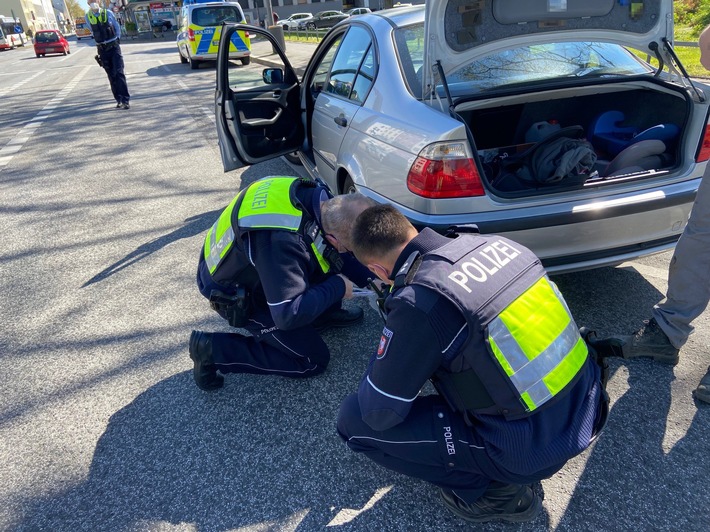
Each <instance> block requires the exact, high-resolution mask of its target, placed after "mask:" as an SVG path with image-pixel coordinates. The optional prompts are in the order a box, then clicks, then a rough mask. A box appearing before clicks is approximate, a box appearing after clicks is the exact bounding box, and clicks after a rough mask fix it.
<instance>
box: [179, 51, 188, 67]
mask: <svg viewBox="0 0 710 532" xmlns="http://www.w3.org/2000/svg"><path fill="white" fill-rule="evenodd" d="M178 55H179V56H180V62H181V63H182V64H183V65H185V64H187V57H185V56H184V55H182V54H181V53H180V52H179V51H178Z"/></svg>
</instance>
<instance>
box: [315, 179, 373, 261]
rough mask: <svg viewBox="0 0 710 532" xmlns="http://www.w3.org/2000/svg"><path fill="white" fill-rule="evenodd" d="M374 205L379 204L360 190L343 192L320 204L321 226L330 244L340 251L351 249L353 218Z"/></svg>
mask: <svg viewBox="0 0 710 532" xmlns="http://www.w3.org/2000/svg"><path fill="white" fill-rule="evenodd" d="M373 205H377V203H376V202H375V201H374V200H373V199H370V198H368V197H367V196H364V195H362V194H360V193H359V192H355V193H353V194H342V195H340V196H335V197H334V198H330V199H327V200H325V201H323V202H322V203H321V206H320V209H321V226H322V227H323V231H325V237H326V238H327V239H328V242H329V243H330V245H332V246H333V247H334V248H335V249H337V250H338V252H340V253H345V252H347V251H351V250H352V238H351V236H350V232H351V230H352V227H353V220H354V219H355V218H357V217H358V215H359V214H360V213H361V212H362V211H364V210H365V209H367V208H368V207H372V206H373Z"/></svg>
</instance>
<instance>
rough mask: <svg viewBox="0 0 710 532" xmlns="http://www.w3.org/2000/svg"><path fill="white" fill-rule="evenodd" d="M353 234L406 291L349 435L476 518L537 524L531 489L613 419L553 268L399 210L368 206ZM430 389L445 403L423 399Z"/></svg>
mask: <svg viewBox="0 0 710 532" xmlns="http://www.w3.org/2000/svg"><path fill="white" fill-rule="evenodd" d="M351 237H352V245H353V251H354V253H355V256H356V257H357V258H358V260H359V261H360V262H361V263H363V264H365V265H367V267H368V268H369V269H370V271H371V272H373V273H374V274H376V275H377V276H378V277H379V278H380V279H381V280H383V281H385V282H388V283H391V284H392V289H391V292H390V294H389V296H388V297H387V299H386V300H385V303H384V306H385V312H386V324H385V328H384V330H383V332H382V337H381V339H380V343H379V347H378V349H377V352H376V354H375V355H373V357H372V360H371V362H370V365H369V367H368V369H367V371H366V373H365V376H364V378H363V379H362V381H361V383H360V386H359V389H358V392H357V393H356V394H352V395H350V396H348V397H347V398H346V399H345V400H344V402H343V404H342V405H341V409H340V414H339V417H338V432H339V434H340V436H341V437H342V438H343V439H344V440H345V441H346V442H347V444H348V446H349V447H350V448H351V449H352V450H353V451H356V452H361V453H364V454H365V455H366V456H368V457H369V458H371V459H372V460H374V461H375V462H377V463H378V464H380V465H382V466H384V467H386V468H388V469H391V470H394V471H398V472H400V473H404V474H406V475H409V476H412V477H416V478H420V479H423V480H426V481H429V482H431V483H433V484H435V485H437V486H439V487H440V490H441V497H442V499H443V502H444V504H445V505H446V506H447V507H448V508H449V509H450V510H451V511H452V512H454V513H455V514H456V515H458V516H459V517H462V518H463V519H466V520H468V521H473V522H485V521H490V520H493V519H502V520H506V521H512V522H517V521H528V520H530V519H533V518H534V517H535V516H536V515H537V513H538V512H539V510H540V508H541V506H542V505H541V501H540V498H539V497H538V495H536V493H535V492H534V491H533V490H532V489H531V487H530V486H529V484H531V483H533V482H536V481H539V480H541V479H544V478H547V477H550V476H551V475H553V474H554V473H555V472H557V471H559V470H560V469H561V468H562V467H563V466H564V464H565V463H566V462H567V461H568V460H569V459H570V458H572V457H573V456H575V455H577V454H579V453H581V452H582V451H584V450H585V449H586V448H587V447H588V446H589V444H590V443H591V442H592V441H593V439H594V438H595V437H596V435H597V434H598V433H599V431H600V430H601V427H602V426H603V423H604V420H605V418H606V413H607V411H608V410H607V408H608V398H607V396H606V392H605V391H604V389H603V386H602V384H601V381H600V368H599V366H598V365H597V363H596V361H595V360H592V358H591V357H590V356H588V349H587V345H586V344H585V342H584V340H583V339H582V338H581V337H580V334H579V331H578V329H577V326H576V325H575V322H574V320H573V319H572V317H571V315H570V313H569V310H568V308H567V305H566V304H565V302H564V299H563V298H562V296H561V295H560V293H559V292H558V291H557V288H556V286H555V285H554V284H553V283H552V282H551V281H550V280H549V279H548V277H547V275H546V273H545V270H544V269H543V267H542V266H541V264H540V260H539V259H538V258H537V257H536V256H535V255H534V254H533V253H532V252H531V251H530V250H528V249H526V248H525V247H523V246H521V245H519V244H517V243H515V242H512V241H510V240H508V239H506V238H503V237H500V236H492V235H486V236H483V235H477V234H461V235H456V237H455V238H453V239H452V238H447V237H445V236H442V235H439V234H438V233H436V232H434V231H432V230H431V229H424V230H422V232H421V233H417V230H416V229H415V228H414V227H413V226H412V225H411V224H410V223H409V222H408V221H407V219H406V218H405V217H404V216H403V215H402V214H401V213H399V212H398V211H397V210H395V209H394V208H393V207H391V206H389V205H380V206H376V207H372V208H369V209H367V210H366V211H364V212H363V213H362V214H361V215H360V216H359V217H358V218H357V220H356V222H355V225H354V227H353V232H352V235H351ZM427 380H430V381H431V382H432V383H433V385H434V387H435V388H436V390H437V391H438V394H434V395H423V396H420V395H419V391H420V389H421V388H422V386H424V384H425V383H426V382H427Z"/></svg>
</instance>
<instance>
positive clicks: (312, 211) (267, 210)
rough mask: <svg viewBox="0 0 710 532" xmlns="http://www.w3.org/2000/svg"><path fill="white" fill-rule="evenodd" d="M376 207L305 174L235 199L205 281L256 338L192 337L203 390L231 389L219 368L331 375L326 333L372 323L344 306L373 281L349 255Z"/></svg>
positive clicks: (217, 303) (228, 315) (208, 248)
mask: <svg viewBox="0 0 710 532" xmlns="http://www.w3.org/2000/svg"><path fill="white" fill-rule="evenodd" d="M373 204H374V202H373V201H372V200H370V199H368V198H366V197H365V196H363V195H361V194H348V195H342V196H337V197H335V198H332V197H331V196H330V194H329V191H328V189H327V188H326V187H324V186H320V185H318V184H316V183H315V182H314V181H310V180H306V179H300V178H296V177H266V178H264V179H260V180H259V181H256V182H254V183H252V184H251V185H249V186H248V187H247V188H245V189H244V190H242V191H241V192H240V193H239V194H238V195H237V196H236V197H235V198H234V199H233V200H232V202H231V203H230V204H229V206H228V207H227V208H226V209H225V210H224V211H223V212H222V214H221V215H220V217H219V219H218V220H217V221H216V222H215V224H214V225H213V226H212V228H211V229H210V231H209V232H208V233H207V236H206V238H205V242H204V246H203V249H202V253H201V254H200V259H199V265H198V270H197V285H198V287H199V289H200V293H202V295H204V296H205V297H207V298H208V299H209V300H210V302H211V305H212V308H213V309H214V310H216V311H217V312H218V313H219V314H220V315H221V316H222V317H223V318H225V319H227V321H228V322H229V324H230V325H232V326H234V327H242V328H245V329H246V330H248V331H249V332H250V333H251V336H245V335H242V334H238V333H205V332H200V331H192V336H191V337H190V358H192V360H193V362H194V377H195V382H196V383H197V386H199V387H200V388H201V389H203V390H214V389H217V388H219V387H221V386H222V385H223V384H224V379H223V377H222V376H221V375H219V374H218V373H217V370H219V371H220V372H221V373H259V374H269V375H272V374H275V375H282V376H285V377H309V376H312V375H317V374H319V373H322V372H323V371H325V368H326V366H327V365H328V362H329V360H330V353H329V351H328V347H327V346H326V344H325V342H324V341H323V340H322V339H321V337H320V335H319V334H318V333H319V331H323V330H325V329H326V328H329V327H347V326H350V325H354V324H356V323H358V322H360V321H361V320H362V317H363V311H362V309H361V308H357V307H356V308H354V309H343V308H341V303H342V299H343V298H349V297H352V282H351V281H350V280H349V279H352V280H353V281H354V282H355V283H356V284H358V285H359V286H364V285H365V284H367V279H368V277H369V275H368V273H369V272H368V271H367V269H366V268H364V267H363V266H362V265H361V264H360V263H358V262H357V261H356V260H355V259H354V257H352V254H350V253H345V252H346V251H347V250H348V247H349V240H348V236H349V232H350V228H351V226H352V220H354V219H355V217H356V216H357V215H358V214H359V213H360V212H362V211H363V210H365V209H366V208H367V207H369V206H371V205H373ZM341 253H343V254H342V255H341ZM340 272H342V273H340Z"/></svg>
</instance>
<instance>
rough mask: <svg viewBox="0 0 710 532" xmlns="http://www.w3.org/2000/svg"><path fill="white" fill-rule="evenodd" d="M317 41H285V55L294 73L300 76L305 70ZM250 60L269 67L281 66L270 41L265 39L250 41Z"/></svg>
mask: <svg viewBox="0 0 710 532" xmlns="http://www.w3.org/2000/svg"><path fill="white" fill-rule="evenodd" d="M317 46H318V44H317V43H309V42H298V41H286V57H287V58H288V60H289V62H290V63H291V66H293V68H294V70H295V71H296V74H298V75H299V76H302V75H303V73H304V72H305V70H306V65H307V64H308V60H309V59H310V58H311V56H312V55H313V52H315V51H316V47H317ZM251 52H252V55H251V60H252V61H253V62H255V63H258V64H260V65H264V66H270V67H276V68H278V67H281V66H283V63H282V62H281V60H280V59H279V57H278V55H277V54H276V53H275V52H274V50H273V48H272V47H271V43H269V42H267V41H265V40H261V39H259V40H253V41H252V43H251Z"/></svg>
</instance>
